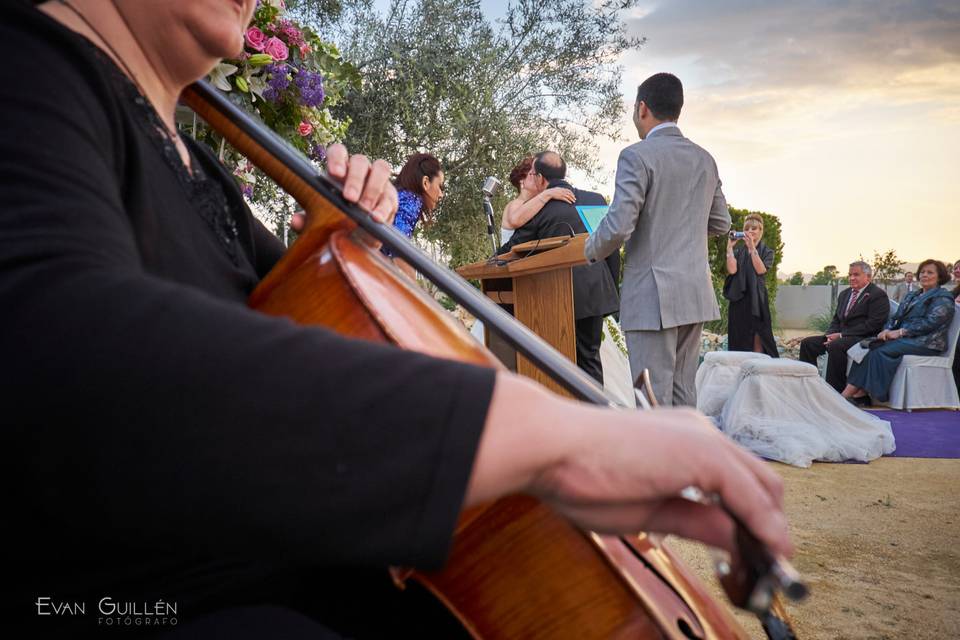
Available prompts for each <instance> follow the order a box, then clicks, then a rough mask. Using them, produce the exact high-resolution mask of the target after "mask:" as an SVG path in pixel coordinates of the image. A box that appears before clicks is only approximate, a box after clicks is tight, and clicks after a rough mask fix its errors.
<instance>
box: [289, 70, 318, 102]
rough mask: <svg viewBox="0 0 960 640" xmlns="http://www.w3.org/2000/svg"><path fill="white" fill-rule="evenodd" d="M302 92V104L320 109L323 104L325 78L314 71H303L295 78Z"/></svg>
mask: <svg viewBox="0 0 960 640" xmlns="http://www.w3.org/2000/svg"><path fill="white" fill-rule="evenodd" d="M293 82H294V84H296V85H297V88H298V89H299V90H300V104H302V105H303V106H305V107H319V106H320V105H321V104H323V98H324V93H323V76H321V75H320V74H319V73H314V72H312V71H306V70H301V71H300V73H298V74H297V75H296V76H294V78H293Z"/></svg>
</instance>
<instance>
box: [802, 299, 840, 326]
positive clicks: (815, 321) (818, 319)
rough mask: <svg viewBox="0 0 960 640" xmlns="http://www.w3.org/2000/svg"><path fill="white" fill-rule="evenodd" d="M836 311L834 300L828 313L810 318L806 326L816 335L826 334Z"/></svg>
mask: <svg viewBox="0 0 960 640" xmlns="http://www.w3.org/2000/svg"><path fill="white" fill-rule="evenodd" d="M836 311H837V301H836V300H834V301H833V303H832V304H831V305H830V311H824V312H823V313H818V314H816V315H812V316H810V320H809V322H808V326H809V327H810V328H811V329H813V330H814V331H816V332H817V333H826V332H827V329H829V328H830V323H831V322H833V314H834V313H836Z"/></svg>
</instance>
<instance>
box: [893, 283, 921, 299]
mask: <svg viewBox="0 0 960 640" xmlns="http://www.w3.org/2000/svg"><path fill="white" fill-rule="evenodd" d="M910 284H912V285H913V291H918V290H919V289H920V283H919V282H917V281H916V280H914V281H913V282H911V283H910ZM908 293H909V291H907V283H906V282H901V283H900V284H898V285H897V286H896V288H895V289H894V290H893V299H894V300H896V301H897V302H903V299H904V298H905V297H907V294H908Z"/></svg>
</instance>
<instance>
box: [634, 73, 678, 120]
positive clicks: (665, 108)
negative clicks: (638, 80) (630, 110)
mask: <svg viewBox="0 0 960 640" xmlns="http://www.w3.org/2000/svg"><path fill="white" fill-rule="evenodd" d="M641 102H644V103H646V105H647V108H648V109H650V111H652V112H653V117H654V118H656V119H657V120H671V121H673V120H676V119H677V118H679V117H680V110H681V109H682V108H683V84H682V83H681V82H680V78H678V77H677V76H675V75H673V74H672V73H655V74H653V75H652V76H650V77H649V78H647V79H646V80H644V81H643V83H642V84H641V85H640V86H639V87H637V104H640V103H641Z"/></svg>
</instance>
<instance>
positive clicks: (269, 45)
mask: <svg viewBox="0 0 960 640" xmlns="http://www.w3.org/2000/svg"><path fill="white" fill-rule="evenodd" d="M263 52H264V53H267V54H269V55H270V57H271V58H273V59H274V60H286V59H287V58H288V57H289V56H290V52H289V51H287V45H285V44H283V40H281V39H280V38H270V39H269V40H267V42H266V43H265V44H264V45H263Z"/></svg>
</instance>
